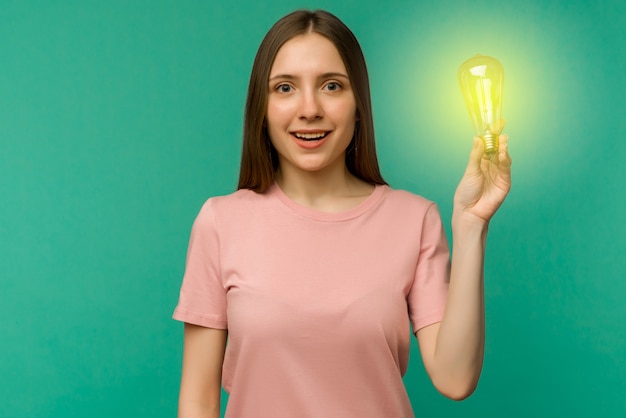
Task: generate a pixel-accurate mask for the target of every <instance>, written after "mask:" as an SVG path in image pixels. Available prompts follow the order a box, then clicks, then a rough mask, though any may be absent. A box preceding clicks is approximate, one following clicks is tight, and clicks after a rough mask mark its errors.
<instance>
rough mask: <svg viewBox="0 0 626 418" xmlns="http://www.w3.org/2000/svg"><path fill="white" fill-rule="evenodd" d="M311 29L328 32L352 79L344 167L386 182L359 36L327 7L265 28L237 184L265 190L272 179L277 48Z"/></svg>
mask: <svg viewBox="0 0 626 418" xmlns="http://www.w3.org/2000/svg"><path fill="white" fill-rule="evenodd" d="M311 32H314V33H318V34H320V35H322V36H324V37H326V38H327V39H329V40H330V41H331V42H332V43H333V44H334V45H335V47H336V48H337V50H338V51H339V55H340V56H341V59H342V60H343V62H344V65H345V66H346V71H347V72H348V77H349V79H350V83H351V84H352V88H353V92H354V99H355V101H356V108H357V115H356V116H357V122H356V125H355V128H354V136H353V138H352V142H351V143H350V145H349V146H348V149H347V151H346V167H347V168H348V170H349V171H350V172H351V173H352V174H353V175H355V176H356V177H358V178H360V179H362V180H364V181H366V182H368V183H371V184H387V183H386V182H385V180H383V178H382V176H381V174H380V169H379V167H378V159H377V158H376V144H375V141H374V121H373V117H372V100H371V98H370V86H369V78H368V76H367V67H366V65H365V58H364V57H363V52H362V51H361V46H360V45H359V42H358V41H357V39H356V37H355V36H354V34H353V33H352V32H351V31H350V29H348V27H347V26H346V25H345V24H344V23H343V22H342V21H341V20H339V19H338V18H337V17H336V16H334V15H332V14H330V13H328V12H326V11H323V10H316V11H309V10H297V11H295V12H292V13H290V14H288V15H287V16H285V17H283V18H282V19H280V20H279V21H278V22H276V23H275V24H274V26H272V28H271V29H270V30H269V32H267V34H266V35H265V38H263V41H262V42H261V45H260V46H259V50H258V51H257V54H256V57H255V59H254V64H253V65H252V73H251V75H250V84H249V86H248V99H247V101H246V108H245V116H244V127H243V149H242V153H241V167H240V170H239V184H238V186H237V188H238V189H251V190H254V191H256V192H260V193H262V192H264V191H266V190H267V189H268V188H269V186H270V185H271V184H272V182H273V181H274V178H275V174H276V169H277V168H278V155H277V152H276V150H275V149H274V147H273V145H272V144H271V142H270V138H269V135H268V133H267V128H266V120H265V117H266V113H267V100H268V93H269V91H268V90H269V89H268V80H269V75H270V70H271V68H272V65H273V64H274V59H275V58H276V54H277V53H278V50H279V49H280V48H281V46H283V44H284V43H285V42H287V41H289V40H290V39H291V38H293V37H295V36H298V35H303V34H306V33H311Z"/></svg>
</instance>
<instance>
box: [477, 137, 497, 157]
mask: <svg viewBox="0 0 626 418" xmlns="http://www.w3.org/2000/svg"><path fill="white" fill-rule="evenodd" d="M481 139H482V140H483V144H484V145H485V154H487V155H489V156H492V155H493V154H495V153H497V152H498V147H499V146H500V140H499V135H498V134H493V133H491V132H485V134H484V135H482V136H481Z"/></svg>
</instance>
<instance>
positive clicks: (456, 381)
mask: <svg viewBox="0 0 626 418" xmlns="http://www.w3.org/2000/svg"><path fill="white" fill-rule="evenodd" d="M507 141H508V139H507V137H506V136H505V135H501V136H500V147H499V150H498V153H497V154H495V155H494V156H493V157H492V158H488V157H487V156H485V155H483V150H484V148H483V143H482V141H481V140H480V139H479V138H474V147H473V149H472V152H471V154H470V159H469V163H468V165H467V169H466V170H465V174H464V175H463V178H462V179H461V182H460V183H459V186H458V188H457V190H456V193H455V195H454V210H453V214H452V268H451V271H450V287H449V291H448V301H447V303H446V309H445V313H444V317H443V320H442V321H441V322H439V323H436V324H433V325H430V326H427V327H424V328H422V329H420V330H419V331H418V332H417V338H418V341H419V346H420V351H421V353H422V358H423V361H424V366H425V368H426V371H427V372H428V374H429V376H430V378H431V380H432V382H433V384H434V385H435V387H436V388H437V389H438V390H439V391H440V392H441V393H442V394H444V395H445V396H447V397H449V398H451V399H456V400H461V399H465V398H467V397H468V396H470V395H471V394H472V393H473V392H474V390H475V388H476V385H477V384H478V378H479V377H480V373H481V370H482V364H483V354H484V345H485V305H484V285H483V265H484V259H485V244H486V239H487V229H488V226H489V220H490V219H491V217H492V216H493V215H494V214H495V212H496V211H497V210H498V208H499V207H500V205H501V204H502V202H503V201H504V199H505V197H506V195H507V194H508V192H509V190H510V188H511V158H510V156H509V153H508V144H507Z"/></svg>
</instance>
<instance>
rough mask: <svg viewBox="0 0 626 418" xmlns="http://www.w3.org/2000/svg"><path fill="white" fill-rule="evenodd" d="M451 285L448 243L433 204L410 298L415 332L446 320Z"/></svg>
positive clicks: (429, 211)
mask: <svg viewBox="0 0 626 418" xmlns="http://www.w3.org/2000/svg"><path fill="white" fill-rule="evenodd" d="M449 281H450V250H449V247H448V240H447V238H446V234H445V231H444V228H443V224H442V222H441V215H440V214H439V210H438V208H437V205H435V204H434V203H433V204H431V205H430V207H429V208H428V210H427V211H426V214H425V216H424V220H423V225H422V236H421V240H420V250H419V257H418V261H417V268H416V271H415V278H414V282H413V286H412V287H411V290H410V292H409V295H408V304H409V316H410V319H411V325H412V327H413V332H417V331H418V330H419V329H421V328H423V327H425V326H427V325H431V324H434V323H436V322H440V321H441V320H442V319H443V312H444V309H445V306H446V299H447V296H448V284H449Z"/></svg>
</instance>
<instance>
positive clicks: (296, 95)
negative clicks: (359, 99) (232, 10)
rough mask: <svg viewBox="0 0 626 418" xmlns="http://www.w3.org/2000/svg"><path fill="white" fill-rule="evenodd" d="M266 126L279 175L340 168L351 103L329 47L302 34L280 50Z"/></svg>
mask: <svg viewBox="0 0 626 418" xmlns="http://www.w3.org/2000/svg"><path fill="white" fill-rule="evenodd" d="M266 120H267V130H268V133H269V136H270V140H271V141H272V144H273V145H274V148H276V150H277V151H278V157H279V165H280V169H281V171H282V172H283V175H288V173H289V172H294V170H295V171H302V170H304V171H309V172H312V171H322V170H328V169H332V168H333V167H335V168H336V167H337V165H341V166H345V152H346V148H347V147H348V145H349V144H350V141H351V140H352V135H353V134H354V125H355V122H356V102H355V99H354V94H353V92H352V86H351V85H350V80H349V79H348V73H347V71H346V67H345V65H344V63H343V60H342V59H341V56H340V55H339V52H338V51H337V48H335V46H334V45H333V43H332V42H331V41H329V40H328V39H327V38H325V37H323V36H321V35H318V34H316V33H308V34H305V35H299V36H296V37H294V38H292V39H290V40H289V41H287V42H286V43H285V44H284V45H283V46H282V47H281V48H280V50H279V51H278V54H277V55H276V59H275V60H274V64H273V66H272V68H271V71H270V77H269V96H268V105H267V116H266Z"/></svg>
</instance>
